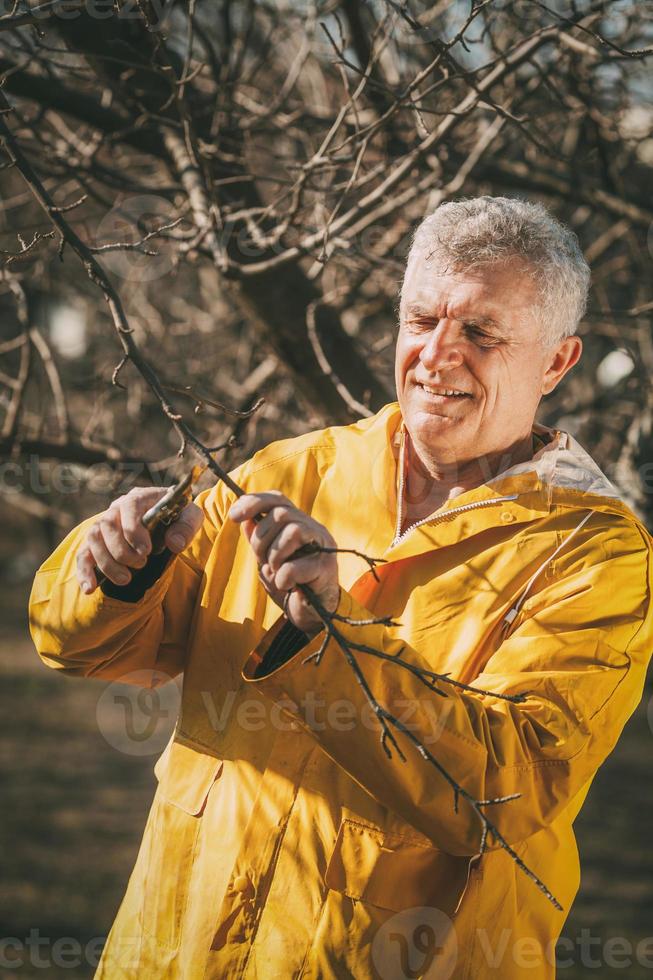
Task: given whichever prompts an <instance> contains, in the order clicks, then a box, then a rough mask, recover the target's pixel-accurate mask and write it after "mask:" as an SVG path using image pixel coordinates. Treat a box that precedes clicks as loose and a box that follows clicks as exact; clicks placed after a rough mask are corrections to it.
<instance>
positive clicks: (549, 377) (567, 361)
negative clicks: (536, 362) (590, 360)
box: [542, 336, 583, 395]
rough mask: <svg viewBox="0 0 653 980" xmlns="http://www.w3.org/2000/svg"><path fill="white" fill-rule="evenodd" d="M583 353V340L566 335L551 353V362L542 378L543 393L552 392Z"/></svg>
mask: <svg viewBox="0 0 653 980" xmlns="http://www.w3.org/2000/svg"><path fill="white" fill-rule="evenodd" d="M582 353H583V341H582V340H581V339H580V337H576V336H574V337H565V339H564V340H562V341H561V342H560V343H559V344H558V346H557V347H554V348H553V349H552V351H551V352H550V354H549V362H548V367H547V369H546V371H545V372H544V376H543V378H542V394H543V395H548V394H550V393H551V392H552V391H553V389H554V388H556V387H557V385H558V382H559V381H561V380H562V379H563V378H564V376H565V374H566V373H567V371H570V370H571V368H573V366H574V364H577V363H578V360H579V358H580V355H581V354H582Z"/></svg>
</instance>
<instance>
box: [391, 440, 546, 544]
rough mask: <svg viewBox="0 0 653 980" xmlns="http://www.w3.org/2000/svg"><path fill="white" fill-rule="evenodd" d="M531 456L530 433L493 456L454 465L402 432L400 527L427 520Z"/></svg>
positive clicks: (492, 454) (489, 455)
mask: <svg viewBox="0 0 653 980" xmlns="http://www.w3.org/2000/svg"><path fill="white" fill-rule="evenodd" d="M532 456H533V445H532V441H531V434H530V432H529V433H528V435H527V436H524V437H523V438H520V439H518V440H516V441H515V442H514V443H512V444H511V445H509V446H506V447H503V448H502V449H501V450H499V451H497V452H496V453H491V454H488V455H486V456H482V457H480V458H478V459H472V460H468V461H463V462H456V463H449V462H444V461H442V460H438V459H437V458H435V457H434V456H432V455H430V454H428V453H426V452H424V450H421V451H420V449H419V448H418V447H417V446H415V444H414V443H413V440H412V439H411V437H410V435H409V434H408V432H406V449H405V456H404V462H405V466H406V474H407V476H406V480H405V483H404V502H403V524H404V525H406V526H407V525H409V524H412V523H414V522H415V521H419V520H421V519H422V518H424V517H428V516H429V515H430V514H432V513H434V511H436V510H439V509H440V508H441V507H442V506H444V504H446V502H447V501H448V500H451V499H452V498H453V497H458V496H460V494H461V493H465V492H466V491H467V490H473V489H474V488H475V487H480V486H482V485H483V484H484V483H487V482H488V480H491V479H493V478H494V477H496V476H497V475H498V474H499V473H501V472H503V470H506V469H508V468H509V467H510V466H515V465H516V464H517V463H522V462H525V461H526V460H528V459H531V458H532Z"/></svg>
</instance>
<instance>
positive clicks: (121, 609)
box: [29, 484, 229, 686]
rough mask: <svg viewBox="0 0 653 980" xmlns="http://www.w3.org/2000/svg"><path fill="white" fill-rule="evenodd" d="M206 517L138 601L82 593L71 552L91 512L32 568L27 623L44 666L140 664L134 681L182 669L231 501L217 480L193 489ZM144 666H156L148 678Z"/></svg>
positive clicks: (121, 669) (134, 667)
mask: <svg viewBox="0 0 653 980" xmlns="http://www.w3.org/2000/svg"><path fill="white" fill-rule="evenodd" d="M195 503H196V504H197V505H198V506H200V507H201V508H202V510H203V511H204V523H203V525H202V528H201V530H200V531H199V532H198V533H197V535H196V536H195V537H194V538H193V541H192V542H191V544H190V545H189V547H188V548H187V549H186V550H185V551H184V552H182V553H181V554H180V555H178V556H176V557H173V559H172V561H170V562H169V563H168V565H167V567H166V568H165V570H164V571H163V572H162V574H161V575H160V577H159V578H158V579H157V580H156V581H155V582H154V584H152V585H151V586H150V588H148V589H147V590H146V591H145V594H144V595H143V597H142V598H140V599H139V600H138V601H137V602H134V601H133V600H131V601H123V600H122V599H119V598H116V596H117V595H118V594H119V591H120V590H118V589H113V590H112V593H113V594H112V595H111V596H109V595H106V594H105V593H104V592H103V591H102V589H100V588H98V589H96V590H95V591H94V592H93V593H92V594H91V595H85V594H84V593H83V592H82V591H81V589H80V588H79V584H78V581H77V577H76V555H77V551H78V549H79V547H80V546H81V544H82V541H83V540H84V537H85V535H86V532H87V530H88V528H89V527H90V525H91V524H92V523H93V522H94V521H95V520H97V517H91V518H89V519H88V520H86V521H84V522H83V523H82V524H80V525H79V526H78V527H77V528H75V529H74V530H73V531H71V532H70V534H69V535H68V536H67V537H66V538H65V540H64V541H63V542H62V543H61V544H60V545H59V547H58V548H57V549H56V551H55V552H54V553H53V554H52V555H51V556H50V558H48V559H47V561H46V562H45V563H44V564H43V565H42V566H41V568H40V569H39V570H38V572H37V573H36V577H35V580H34V585H33V587H32V593H31V596H30V603H29V626H30V632H31V634H32V639H33V641H34V644H35V646H36V649H37V651H38V654H39V656H40V657H41V659H42V660H43V662H44V663H45V664H46V665H47V666H48V667H54V668H56V669H58V670H61V671H63V672H65V673H66V674H70V675H71V676H74V677H102V678H105V679H108V680H119V679H123V680H125V681H127V682H133V681H134V679H133V678H131V677H129V676H126V675H130V674H132V672H135V671H140V672H142V673H141V674H140V675H137V678H136V680H137V683H139V684H142V685H143V686H157V684H158V683H161V682H163V678H162V677H161V676H160V675H168V677H174V676H176V675H177V674H178V673H180V672H181V671H182V670H183V669H184V663H185V658H186V652H187V650H186V642H187V638H188V633H189V626H190V622H191V618H192V616H193V611H194V608H195V603H196V599H197V596H198V591H199V590H200V586H201V582H202V577H203V574H204V566H205V564H206V561H207V558H208V555H209V553H210V551H211V548H212V546H213V542H214V540H215V538H216V536H217V533H218V530H219V528H220V525H221V523H222V521H223V519H224V515H225V513H226V511H227V509H228V507H229V500H228V496H227V494H226V493H225V490H224V487H223V485H222V484H218V485H216V486H215V487H213V488H211V489H210V490H206V491H203V492H202V493H200V494H198V496H197V497H196V499H195ZM148 671H155V672H156V673H155V674H153V675H152V676H151V677H150V678H149V679H148V674H147V672H148Z"/></svg>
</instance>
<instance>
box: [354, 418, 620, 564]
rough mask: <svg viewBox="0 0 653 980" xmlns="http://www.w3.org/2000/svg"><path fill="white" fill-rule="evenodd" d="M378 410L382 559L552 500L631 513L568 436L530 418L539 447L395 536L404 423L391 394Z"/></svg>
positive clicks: (543, 510) (511, 519)
mask: <svg viewBox="0 0 653 980" xmlns="http://www.w3.org/2000/svg"><path fill="white" fill-rule="evenodd" d="M379 415H382V416H383V421H384V424H383V425H381V426H379V427H376V426H374V431H375V433H377V434H378V437H380V438H382V439H385V440H386V447H385V452H386V453H387V455H386V466H387V470H386V478H387V479H388V483H390V482H392V483H393V484H394V486H392V489H391V487H390V486H388V495H387V497H386V499H387V500H388V501H389V502H390V501H391V502H392V503H393V504H394V507H393V515H392V517H393V522H394V526H395V538H394V541H393V542H391V543H389V547H388V548H387V550H386V552H385V554H384V555H383V557H384V558H385V559H386V560H388V561H397V560H401V559H403V558H409V557H415V556H417V555H419V554H422V553H424V552H425V551H429V550H432V549H433V548H436V547H442V546H445V545H449V544H454V543H456V541H459V540H463V539H465V538H467V537H470V536H471V535H473V534H476V533H479V532H481V531H484V530H487V529H488V528H490V527H494V526H501V525H505V524H521V523H526V522H529V521H533V520H535V519H537V518H540V517H543V516H545V515H547V514H549V513H550V511H551V510H552V509H553V508H554V507H569V508H571V509H574V510H578V511H582V510H600V511H609V512H613V513H618V514H621V515H627V516H628V517H629V518H630V519H631V520H632V519H636V518H635V516H634V515H633V513H632V512H631V511H630V509H629V508H628V506H627V505H626V504H625V503H624V502H623V501H622V500H621V499H620V494H619V491H618V490H617V488H616V487H615V486H614V485H613V484H612V483H611V482H610V481H609V480H608V478H607V477H606V476H605V474H604V473H603V472H602V471H601V470H600V468H599V467H598V465H597V464H596V463H595V462H594V460H593V459H592V458H591V456H590V455H589V454H588V453H587V452H586V451H585V450H584V449H583V448H582V446H580V444H579V443H578V442H576V440H575V439H573V438H572V436H570V435H569V434H568V433H566V432H563V431H561V430H559V429H553V428H547V427H545V426H542V425H539V424H536V425H535V426H534V428H533V434H534V436H535V439H536V444H537V445H538V447H539V448H538V449H537V451H536V452H535V453H534V455H533V457H532V459H530V460H527V461H526V462H523V463H518V464H516V465H515V466H511V467H509V468H508V469H506V470H504V471H502V472H500V473H498V474H496V475H495V476H493V477H492V478H491V479H489V480H488V481H487V482H486V483H484V484H482V485H481V486H478V487H475V488H474V489H472V490H468V491H465V492H464V493H462V494H460V495H459V496H457V497H455V498H452V499H451V500H449V501H447V503H446V504H445V505H444V506H443V507H442V508H440V509H439V510H437V511H435V512H434V513H433V514H432V515H430V516H429V517H427V518H426V519H424V520H423V521H420V522H419V525H418V526H413V528H412V529H409V530H408V531H406V532H404V534H403V535H401V537H400V538H397V537H396V522H397V520H398V519H399V518H398V510H399V507H400V493H401V490H402V475H403V474H402V446H403V444H404V440H405V425H404V422H403V419H402V417H401V411H400V409H399V405H398V403H396V402H395V403H393V404H391V405H387V406H386V407H385V408H384V409H382V411H381V413H379ZM377 418H378V416H377ZM370 448H372V451H373V452H374V454H375V457H376V459H377V460H378V458H379V455H378V454H379V452H380V455H383V449H382V447H380V446H378V445H375V446H374V447H370ZM386 466H384V467H383V468H384V469H386ZM370 516H372V515H370Z"/></svg>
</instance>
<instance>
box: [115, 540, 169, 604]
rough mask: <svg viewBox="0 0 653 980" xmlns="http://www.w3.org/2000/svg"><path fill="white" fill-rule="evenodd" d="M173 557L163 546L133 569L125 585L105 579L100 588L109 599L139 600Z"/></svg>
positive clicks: (156, 580) (159, 576)
mask: <svg viewBox="0 0 653 980" xmlns="http://www.w3.org/2000/svg"><path fill="white" fill-rule="evenodd" d="M173 557H174V556H173V553H172V552H171V551H170V550H169V549H168V548H164V549H163V551H161V552H159V554H157V555H150V556H149V558H148V559H147V561H146V563H145V564H144V565H143V567H142V568H137V569H134V570H133V571H132V577H131V579H130V580H129V582H128V583H127V585H116V584H115V582H112V581H111V580H110V579H107V580H106V581H105V582H103V583H102V585H101V586H100V588H101V590H102V592H103V593H104V594H105V595H106V596H108V597H109V598H110V599H120V601H121V602H132V603H134V602H140V600H141V599H142V598H143V596H144V595H145V593H146V592H147V590H148V589H150V588H151V587H152V586H153V585H154V584H155V582H158V581H159V579H160V578H161V576H162V575H163V573H164V571H165V570H166V568H167V567H168V565H169V564H170V560H171V559H172V558H173Z"/></svg>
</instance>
